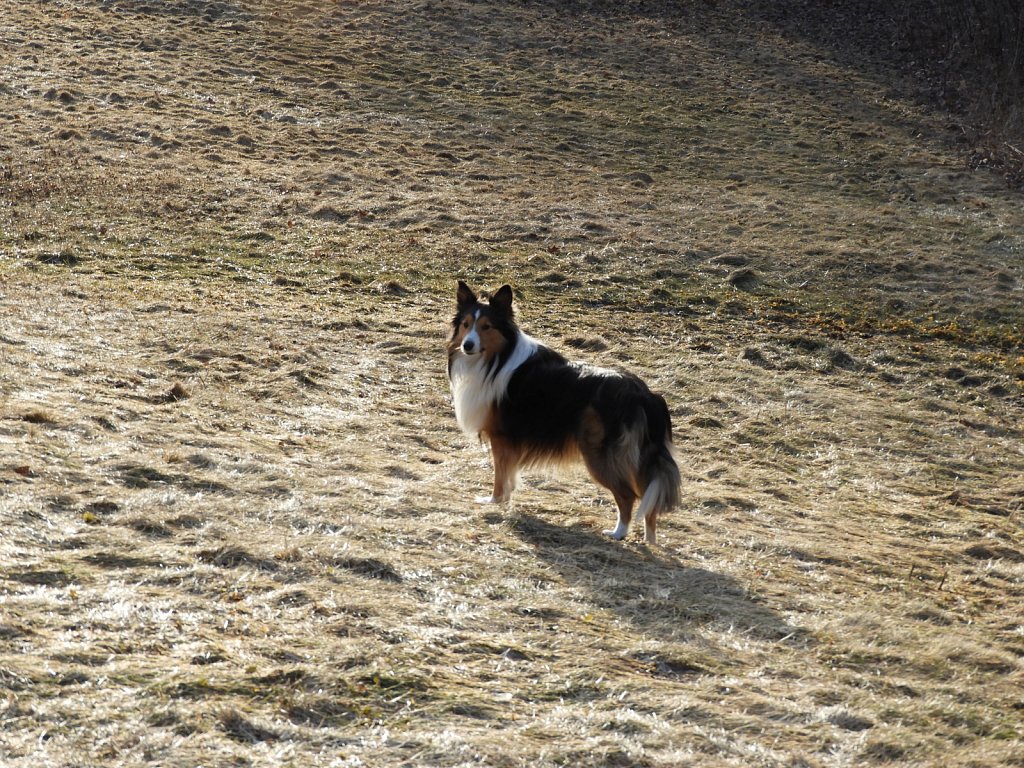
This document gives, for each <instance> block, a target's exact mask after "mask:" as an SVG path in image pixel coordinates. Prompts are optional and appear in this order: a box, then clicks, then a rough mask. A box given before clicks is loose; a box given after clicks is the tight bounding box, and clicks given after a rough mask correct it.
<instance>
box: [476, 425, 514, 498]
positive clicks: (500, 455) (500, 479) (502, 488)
mask: <svg viewBox="0 0 1024 768" xmlns="http://www.w3.org/2000/svg"><path fill="white" fill-rule="evenodd" d="M491 459H492V460H493V461H494V492H493V493H492V494H491V495H490V496H489V497H488V496H480V497H477V502H479V503H481V504H504V503H506V502H507V501H509V500H510V499H511V498H512V491H514V490H515V489H516V480H517V479H518V476H519V452H518V451H517V450H516V449H515V448H514V447H513V446H512V445H511V444H510V443H509V442H508V441H507V440H505V439H503V438H495V437H491Z"/></svg>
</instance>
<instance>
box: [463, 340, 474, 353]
mask: <svg viewBox="0 0 1024 768" xmlns="http://www.w3.org/2000/svg"><path fill="white" fill-rule="evenodd" d="M462 351H463V352H465V353H467V354H469V353H471V352H472V351H473V340H472V339H466V340H465V341H464V342H462Z"/></svg>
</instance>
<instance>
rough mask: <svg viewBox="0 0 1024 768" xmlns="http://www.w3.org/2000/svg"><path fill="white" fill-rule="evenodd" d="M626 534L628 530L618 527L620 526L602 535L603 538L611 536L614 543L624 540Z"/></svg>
mask: <svg viewBox="0 0 1024 768" xmlns="http://www.w3.org/2000/svg"><path fill="white" fill-rule="evenodd" d="M628 532H629V528H627V527H624V526H621V525H620V526H617V527H616V528H615V529H614V530H611V531H605V532H604V535H605V536H611V537H612V538H613V539H615V540H616V541H622V540H623V539H624V538H626V534H627V533H628Z"/></svg>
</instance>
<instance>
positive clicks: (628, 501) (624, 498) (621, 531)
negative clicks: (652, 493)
mask: <svg viewBox="0 0 1024 768" xmlns="http://www.w3.org/2000/svg"><path fill="white" fill-rule="evenodd" d="M612 495H613V496H614V497H615V504H616V506H617V507H618V508H619V522H618V525H616V526H615V527H614V528H613V529H612V530H610V531H605V535H607V536H611V537H612V538H613V539H615V540H616V541H621V540H622V539H624V538H626V534H627V533H629V523H630V521H631V520H632V519H633V504H634V503H635V502H636V496H635V495H634V494H633V492H632V491H625V492H620V491H615V490H613V491H612Z"/></svg>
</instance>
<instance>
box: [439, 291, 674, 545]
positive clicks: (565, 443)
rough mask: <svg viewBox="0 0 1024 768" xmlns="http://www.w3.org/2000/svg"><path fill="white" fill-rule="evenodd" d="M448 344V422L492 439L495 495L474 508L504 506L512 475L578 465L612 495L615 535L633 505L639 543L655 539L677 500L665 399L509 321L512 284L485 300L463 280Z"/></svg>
mask: <svg viewBox="0 0 1024 768" xmlns="http://www.w3.org/2000/svg"><path fill="white" fill-rule="evenodd" d="M456 302H457V309H456V312H455V319H454V320H453V322H452V337H451V340H450V341H449V342H448V380H449V382H450V384H451V389H452V399H453V402H454V405H455V418H456V419H457V420H458V423H459V426H460V427H461V428H462V430H463V431H464V432H465V433H466V434H468V435H470V436H471V437H478V438H479V439H480V440H482V441H485V442H488V443H490V447H491V456H492V458H493V461H494V492H493V493H492V494H491V496H490V497H482V498H479V499H477V500H478V501H480V502H495V503H504V502H507V501H508V500H509V499H510V498H511V496H512V492H513V490H515V487H516V481H517V480H518V475H519V470H520V469H523V468H527V467H532V466H537V465H549V466H550V465H558V464H562V463H566V462H569V461H572V460H574V459H582V461H583V463H584V464H585V465H586V468H587V470H588V471H589V472H590V475H591V477H593V478H594V480H595V481H596V482H597V483H598V484H600V485H603V486H604V487H605V488H607V489H609V490H610V491H611V492H612V496H614V497H615V503H616V505H617V506H618V509H619V519H618V524H617V525H616V526H615V528H613V529H612V530H610V531H605V533H606V534H607V535H609V536H611V537H612V538H613V539H622V538H623V537H625V535H626V533H627V532H628V531H629V523H630V520H631V519H632V517H633V506H634V504H635V503H636V501H637V500H638V499H639V500H640V507H639V509H638V512H637V514H638V516H639V517H641V518H642V519H643V521H644V540H645V541H646V542H647V543H649V544H655V543H656V541H657V529H658V516H659V515H660V514H661V513H662V512H666V511H668V510H669V509H671V508H672V507H674V506H675V505H676V504H678V503H679V485H680V477H679V467H678V466H677V465H676V462H675V459H674V458H673V454H672V421H671V417H670V415H669V412H668V405H667V404H666V403H665V398H663V397H662V396H661V395H657V394H655V393H653V392H651V390H650V389H648V387H647V385H646V384H645V383H644V382H643V381H641V380H640V379H639V378H638V377H636V376H634V375H632V374H629V373H618V372H614V371H609V370H605V369H603V368H596V367H592V366H589V365H585V364H582V363H573V362H569V361H568V360H566V359H565V358H564V357H562V355H560V354H558V353H557V352H555V351H554V350H552V349H549V348H548V347H546V346H544V345H543V344H541V343H540V342H539V341H537V340H536V339H533V338H531V337H530V336H528V335H527V334H525V333H524V332H523V331H521V330H520V329H519V327H518V326H517V325H516V321H515V316H514V313H513V310H512V288H511V287H509V286H508V285H505V286H502V287H501V288H500V289H499V290H498V291H497V292H496V293H495V294H494V295H493V296H491V297H490V299H489V300H486V301H482V300H480V299H478V298H477V296H476V294H475V293H473V291H472V290H471V289H470V288H469V286H467V285H466V284H465V283H464V282H462V281H461V280H460V281H459V287H458V291H457V293H456Z"/></svg>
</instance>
